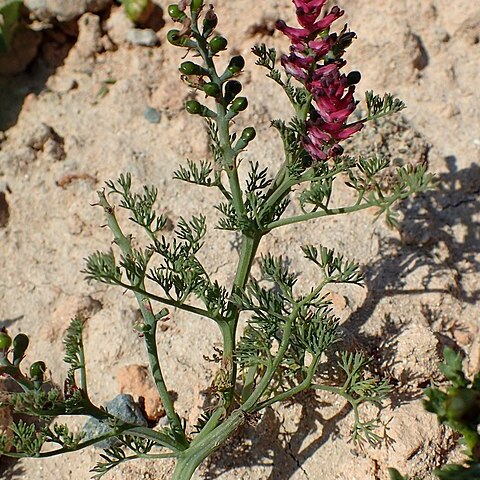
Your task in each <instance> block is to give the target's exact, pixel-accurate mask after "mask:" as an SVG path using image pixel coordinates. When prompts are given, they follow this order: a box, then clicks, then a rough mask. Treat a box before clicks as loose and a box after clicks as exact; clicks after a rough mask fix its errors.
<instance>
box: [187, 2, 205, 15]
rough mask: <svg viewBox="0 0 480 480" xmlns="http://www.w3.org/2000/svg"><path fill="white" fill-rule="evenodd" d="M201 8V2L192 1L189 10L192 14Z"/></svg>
mask: <svg viewBox="0 0 480 480" xmlns="http://www.w3.org/2000/svg"><path fill="white" fill-rule="evenodd" d="M202 7H203V0H192V3H191V6H190V8H191V10H192V12H193V13H196V12H198V11H200V10H201V9H202Z"/></svg>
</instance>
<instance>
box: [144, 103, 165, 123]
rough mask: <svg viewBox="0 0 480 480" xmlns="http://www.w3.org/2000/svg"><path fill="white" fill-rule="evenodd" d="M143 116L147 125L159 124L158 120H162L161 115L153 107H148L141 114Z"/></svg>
mask: <svg viewBox="0 0 480 480" xmlns="http://www.w3.org/2000/svg"><path fill="white" fill-rule="evenodd" d="M143 116H144V117H145V119H146V120H147V121H148V122H149V123H160V119H161V118H162V114H161V113H160V112H159V111H158V110H157V109H156V108H153V107H148V108H147V109H146V110H145V111H144V112H143Z"/></svg>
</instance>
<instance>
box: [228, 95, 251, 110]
mask: <svg viewBox="0 0 480 480" xmlns="http://www.w3.org/2000/svg"><path fill="white" fill-rule="evenodd" d="M247 107H248V100H247V99H246V98H245V97H238V98H236V99H235V100H234V101H233V103H232V107H231V109H232V110H233V111H234V112H242V111H243V110H245V109H246V108H247Z"/></svg>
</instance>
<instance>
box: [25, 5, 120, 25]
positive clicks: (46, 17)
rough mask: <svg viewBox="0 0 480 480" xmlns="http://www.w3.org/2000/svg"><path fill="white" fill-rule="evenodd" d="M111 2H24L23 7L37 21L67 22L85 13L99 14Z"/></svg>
mask: <svg viewBox="0 0 480 480" xmlns="http://www.w3.org/2000/svg"><path fill="white" fill-rule="evenodd" d="M112 3H113V0H24V4H25V6H26V7H27V8H28V9H29V10H30V12H31V13H32V15H33V16H34V17H36V18H38V19H39V20H43V21H51V20H53V19H56V20H58V21H59V22H68V21H70V20H73V19H74V18H77V17H80V16H81V15H83V14H84V13H86V12H101V11H102V10H105V9H106V8H107V7H109V6H110V5H111V4H112Z"/></svg>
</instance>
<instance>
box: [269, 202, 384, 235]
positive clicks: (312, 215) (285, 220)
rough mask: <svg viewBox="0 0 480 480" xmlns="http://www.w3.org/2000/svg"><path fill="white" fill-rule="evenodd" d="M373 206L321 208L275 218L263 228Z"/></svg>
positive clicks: (271, 228) (368, 204) (356, 210)
mask: <svg viewBox="0 0 480 480" xmlns="http://www.w3.org/2000/svg"><path fill="white" fill-rule="evenodd" d="M373 206H375V205H372V204H370V203H364V204H362V205H353V206H351V207H340V208H331V209H328V210H322V211H319V212H310V213H305V214H303V215H297V216H295V217H290V218H282V219H280V220H276V221H275V222H271V223H269V224H268V225H266V226H265V230H267V231H271V230H273V229H274V228H278V227H284V226H286V225H292V224H294V223H300V222H305V221H307V220H312V219H314V218H321V217H328V216H333V215H340V214H343V213H351V212H358V211H359V210H365V209H367V208H370V207H373Z"/></svg>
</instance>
